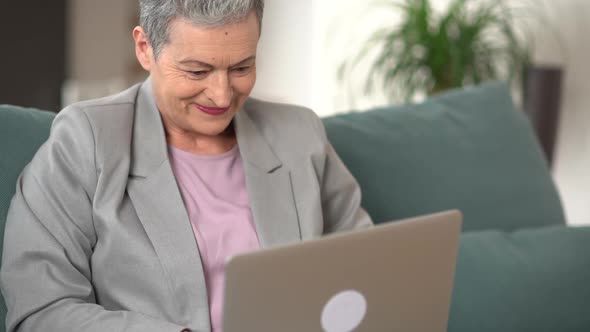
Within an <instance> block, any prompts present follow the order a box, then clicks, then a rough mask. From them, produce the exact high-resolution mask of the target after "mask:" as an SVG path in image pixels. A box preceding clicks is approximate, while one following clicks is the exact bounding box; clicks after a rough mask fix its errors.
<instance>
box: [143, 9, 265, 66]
mask: <svg viewBox="0 0 590 332" xmlns="http://www.w3.org/2000/svg"><path fill="white" fill-rule="evenodd" d="M252 10H254V12H255V13H256V17H257V19H258V25H259V26H262V14H263V12H264V0H139V12H140V25H141V27H142V28H143V29H144V30H145V32H146V34H147V37H148V40H149V41H150V44H151V45H152V48H153V50H154V57H155V58H157V57H158V55H159V54H160V51H161V50H162V47H164V45H166V44H167V43H168V41H169V40H168V32H169V31H168V30H169V25H170V22H172V20H173V19H175V18H184V19H187V20H188V21H190V22H192V23H193V24H195V25H201V26H206V27H218V26H222V25H225V24H228V23H234V22H237V21H240V20H243V19H245V18H246V17H247V16H248V14H250V12H251V11H252Z"/></svg>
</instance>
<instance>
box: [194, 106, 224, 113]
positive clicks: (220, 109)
mask: <svg viewBox="0 0 590 332" xmlns="http://www.w3.org/2000/svg"><path fill="white" fill-rule="evenodd" d="M197 108H198V109H199V110H200V111H201V112H203V113H207V114H209V115H222V114H224V113H225V112H227V111H228V110H229V107H207V106H202V105H198V104H197Z"/></svg>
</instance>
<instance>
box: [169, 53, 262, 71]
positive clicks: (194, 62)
mask: <svg viewBox="0 0 590 332" xmlns="http://www.w3.org/2000/svg"><path fill="white" fill-rule="evenodd" d="M255 59H256V56H255V55H252V56H249V57H247V58H246V59H244V60H240V61H239V62H237V63H235V64H232V65H230V67H235V66H239V65H243V64H245V63H247V62H249V61H252V60H255ZM178 63H180V64H183V65H186V64H192V65H197V66H202V67H207V68H215V66H214V65H212V64H210V63H207V62H204V61H200V60H196V59H183V60H180V61H178Z"/></svg>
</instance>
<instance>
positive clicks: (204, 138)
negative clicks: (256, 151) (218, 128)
mask: <svg viewBox="0 0 590 332" xmlns="http://www.w3.org/2000/svg"><path fill="white" fill-rule="evenodd" d="M166 142H167V143H168V145H171V146H173V147H175V148H177V149H180V150H183V151H186V152H191V153H195V154H201V155H217V154H222V153H225V152H227V151H229V150H231V149H232V148H233V147H234V146H235V145H236V144H237V138H236V133H235V130H234V126H233V122H232V123H230V125H229V126H228V127H227V128H226V130H225V131H223V132H222V133H220V134H219V135H215V136H209V135H196V134H193V133H187V132H185V131H182V130H178V129H174V128H166Z"/></svg>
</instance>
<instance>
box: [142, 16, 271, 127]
mask: <svg viewBox="0 0 590 332" xmlns="http://www.w3.org/2000/svg"><path fill="white" fill-rule="evenodd" d="M142 34H143V30H141V28H136V30H135V31H134V37H135V40H136V52H137V55H138V58H139V60H140V62H141V64H142V66H143V67H144V68H145V69H146V70H148V71H149V72H150V76H151V79H152V85H153V90H154V97H155V100H156V104H157V106H158V109H159V111H160V113H161V115H162V118H163V121H164V125H165V127H166V129H167V130H168V131H170V130H175V131H176V132H177V133H181V134H183V135H188V136H194V137H199V136H201V137H202V136H216V135H219V134H220V133H222V132H223V131H224V130H225V129H226V128H227V127H228V125H229V124H230V122H231V120H232V119H233V117H234V115H235V114H236V113H237V112H238V110H239V109H240V108H241V107H242V105H243V104H244V102H245V101H246V99H247V98H248V96H249V94H250V92H251V91H252V88H253V87H254V83H255V82H256V48H257V45H258V38H259V34H260V31H259V25H258V21H257V18H256V15H255V14H254V12H252V13H251V14H250V15H249V16H248V17H247V18H246V19H245V20H243V21H240V22H237V23H232V24H228V25H225V26H222V27H216V28H207V27H201V26H195V25H193V24H191V23H190V22H188V21H185V20H183V19H176V20H174V21H172V22H171V24H170V29H169V36H168V43H167V44H165V45H164V46H163V48H162V49H161V52H160V54H159V56H158V58H157V59H155V58H154V56H153V50H152V49H151V46H150V45H149V43H147V42H146V40H147V38H146V37H145V35H144V34H143V35H142ZM142 37H143V38H144V39H145V40H144V42H143V44H142V43H141V42H139V43H138V40H141V39H142ZM142 52H143V53H142ZM169 134H170V133H169Z"/></svg>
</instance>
